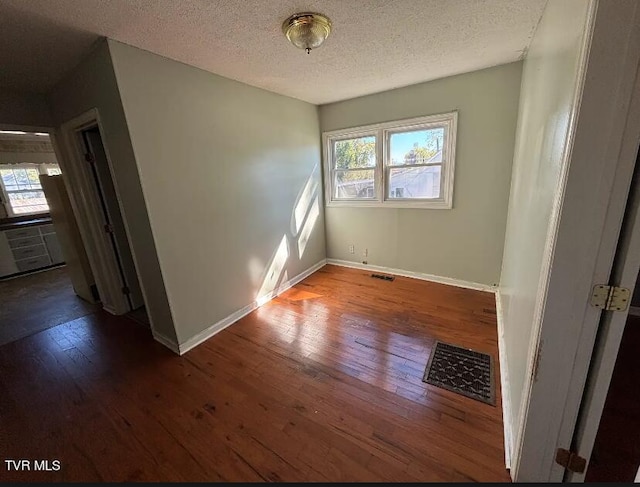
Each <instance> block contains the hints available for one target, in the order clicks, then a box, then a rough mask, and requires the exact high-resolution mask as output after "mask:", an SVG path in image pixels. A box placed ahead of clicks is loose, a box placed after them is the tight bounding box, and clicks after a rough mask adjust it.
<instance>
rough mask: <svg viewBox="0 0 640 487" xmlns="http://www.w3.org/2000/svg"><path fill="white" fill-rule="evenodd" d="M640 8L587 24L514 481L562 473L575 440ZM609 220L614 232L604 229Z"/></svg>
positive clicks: (628, 129)
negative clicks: (589, 39)
mask: <svg viewBox="0 0 640 487" xmlns="http://www.w3.org/2000/svg"><path fill="white" fill-rule="evenodd" d="M605 6H606V7H605ZM634 14H635V18H634ZM639 15H640V8H637V6H636V5H635V3H634V2H630V1H624V2H623V1H620V2H612V1H610V0H600V1H599V2H598V11H597V21H596V24H595V28H594V31H593V38H594V39H597V43H595V42H594V44H592V46H591V52H590V55H589V59H588V67H587V73H586V78H585V79H586V81H585V90H584V95H586V96H583V97H582V103H581V107H580V114H579V115H578V118H577V122H576V129H575V130H576V132H575V138H574V144H573V149H572V153H571V157H570V160H571V161H573V162H572V165H573V164H576V165H577V168H575V169H574V168H572V167H570V168H568V171H569V172H570V173H573V171H576V173H575V176H574V178H573V179H571V178H569V179H568V181H571V182H570V184H568V185H567V187H566V193H565V194H564V197H563V195H560V196H561V199H559V201H557V203H558V206H557V207H556V210H555V211H556V212H557V213H558V218H557V224H556V225H555V226H553V227H552V229H551V233H550V236H549V240H550V241H551V242H552V244H553V245H551V246H550V247H549V248H548V257H549V261H550V267H549V274H548V276H547V278H546V279H545V280H544V282H542V283H541V284H542V286H541V292H542V305H541V316H540V320H539V322H538V325H539V326H538V327H536V329H534V331H533V333H534V335H533V340H532V345H533V351H534V353H533V355H531V356H530V357H529V367H528V368H529V370H530V371H531V374H530V376H528V378H527V384H525V393H524V397H523V407H524V409H523V411H524V413H525V414H522V416H521V423H520V430H519V435H518V445H517V446H518V447H519V448H518V450H517V452H516V453H517V454H518V456H517V463H516V464H515V471H514V479H515V480H516V481H532V480H535V481H561V480H562V478H563V476H564V472H565V471H564V468H563V467H561V466H560V465H557V464H556V463H555V462H554V458H555V451H556V448H557V447H559V446H561V447H563V448H566V449H569V448H570V446H571V445H570V443H571V439H572V437H573V432H574V428H575V425H576V418H577V414H578V407H579V405H580V401H581V398H582V393H583V390H584V384H585V381H586V375H587V370H588V364H589V361H590V358H591V354H592V352H593V344H594V341H595V333H596V330H597V324H598V322H599V316H600V312H599V310H595V308H591V307H590V306H589V304H588V298H589V293H590V291H591V288H592V286H593V284H594V283H595V284H601V283H602V282H600V281H608V276H609V273H610V270H611V267H612V263H613V255H614V252H615V246H616V244H617V240H618V232H619V230H620V226H621V223H622V217H623V214H624V205H625V202H626V196H627V191H628V188H629V184H630V182H631V174H630V173H628V174H627V175H626V176H625V175H623V174H622V173H621V171H622V172H624V171H625V170H627V171H628V166H629V164H634V163H635V156H636V154H635V153H633V154H629V152H628V150H627V152H623V148H625V147H628V137H629V136H630V135H633V137H634V139H633V140H634V142H637V140H638V139H637V137H638V135H639V134H640V123H638V121H637V120H634V119H633V118H630V112H629V110H630V107H631V106H632V103H633V104H634V105H635V103H636V102H637V96H638V94H634V93H633V91H632V89H633V86H634V83H635V81H636V74H637V68H638V52H639V49H638V47H639V42H638V41H639V39H638V37H639V34H638V33H639V30H640V29H639V28H638V26H637V20H638V16H639ZM625 33H626V34H625ZM623 35H627V37H626V38H621V37H620V36H623ZM621 48H625V49H626V50H625V52H623V53H621V57H620V58H618V59H614V58H612V57H611V56H610V53H611V52H612V49H613V50H615V49H618V51H619V50H620V49H621ZM632 96H633V97H634V98H633V101H632ZM598 116H599V117H600V123H599V124H598V125H597V127H599V128H600V130H601V132H600V134H599V135H600V137H594V126H593V123H592V122H591V121H592V120H594V118H597V117H598ZM625 125H626V126H625ZM623 134H624V140H623ZM630 159H631V162H630ZM631 168H633V166H632V165H631ZM614 182H615V183H616V186H614ZM625 183H626V188H625V187H624V184H625ZM620 185H622V186H620ZM621 188H622V191H616V189H621ZM620 200H622V201H620ZM587 215H588V218H587V217H586V216H587ZM607 228H609V229H610V230H611V233H606V232H605V230H606V229H607ZM554 239H555V242H554ZM538 299H539V300H540V293H539V297H538ZM559 323H561V324H562V326H558V324H559ZM534 363H535V367H534V366H533V364H534Z"/></svg>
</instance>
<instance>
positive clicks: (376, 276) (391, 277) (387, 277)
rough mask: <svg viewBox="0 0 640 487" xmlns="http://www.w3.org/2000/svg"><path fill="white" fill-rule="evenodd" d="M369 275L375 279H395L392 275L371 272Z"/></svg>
mask: <svg viewBox="0 0 640 487" xmlns="http://www.w3.org/2000/svg"><path fill="white" fill-rule="evenodd" d="M371 277H373V278H375V279H382V280H383V281H393V280H394V279H395V277H393V276H385V275H384V274H371Z"/></svg>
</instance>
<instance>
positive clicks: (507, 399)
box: [496, 289, 513, 471]
mask: <svg viewBox="0 0 640 487" xmlns="http://www.w3.org/2000/svg"><path fill="white" fill-rule="evenodd" d="M496 321H497V324H498V357H499V362H500V395H501V397H502V425H503V428H504V464H505V466H506V467H507V469H509V471H511V451H512V448H513V430H512V427H511V426H512V424H511V422H512V419H513V418H512V416H511V384H510V382H509V369H508V367H507V345H506V343H505V341H504V310H503V308H502V296H501V295H500V289H496Z"/></svg>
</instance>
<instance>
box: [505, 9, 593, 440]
mask: <svg viewBox="0 0 640 487" xmlns="http://www.w3.org/2000/svg"><path fill="white" fill-rule="evenodd" d="M587 13H588V2H587V1H585V0H563V1H550V2H548V3H547V6H546V8H545V11H544V14H543V16H542V19H541V21H540V24H539V25H538V28H537V30H536V33H535V36H534V38H533V41H532V43H531V46H530V49H529V52H528V54H527V57H526V59H525V61H524V68H523V73H522V87H521V90H520V93H521V95H520V110H519V116H518V129H517V135H516V149H515V155H514V161H513V176H512V181H511V194H510V198H509V216H508V220H507V231H506V238H505V247H504V257H503V264H502V275H501V279H500V289H499V290H500V296H501V302H502V305H503V323H504V345H505V350H504V351H505V352H506V361H504V362H503V363H502V364H501V366H502V367H503V369H504V371H505V372H506V373H507V375H508V378H509V391H503V394H505V393H506V394H508V397H507V398H506V399H507V400H508V401H509V402H510V406H511V407H510V416H511V417H507V418H505V421H506V422H507V428H508V429H510V430H511V431H513V432H514V433H515V432H516V431H517V430H518V424H519V421H520V419H521V415H522V411H521V406H522V397H523V392H524V391H523V388H524V385H525V379H526V374H527V373H528V359H529V348H530V345H531V341H532V329H533V326H534V325H533V324H534V321H535V319H536V315H537V314H538V313H540V312H541V310H540V309H536V299H537V296H538V293H539V290H540V289H541V286H542V285H544V283H543V282H542V281H543V280H544V278H545V275H546V273H545V272H544V269H545V268H548V266H549V261H550V255H548V253H547V254H546V253H545V250H546V248H547V241H548V235H549V231H550V227H549V223H550V219H551V215H552V210H553V207H554V205H557V204H559V202H558V201H557V198H558V196H559V195H560V190H561V186H560V185H561V181H560V174H561V171H562V168H563V165H564V164H566V162H567V159H566V157H567V153H566V150H567V144H568V142H567V137H568V130H569V124H570V121H571V119H572V117H573V115H574V113H573V111H574V108H575V106H574V99H575V97H576V90H577V89H578V82H579V79H578V66H579V57H580V52H581V45H582V41H583V36H584V33H585V25H586V18H587ZM585 216H586V215H585ZM516 442H517V441H516Z"/></svg>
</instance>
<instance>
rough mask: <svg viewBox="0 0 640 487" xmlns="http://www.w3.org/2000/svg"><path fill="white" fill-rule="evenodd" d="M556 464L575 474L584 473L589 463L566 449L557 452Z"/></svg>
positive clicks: (559, 449)
mask: <svg viewBox="0 0 640 487" xmlns="http://www.w3.org/2000/svg"><path fill="white" fill-rule="evenodd" d="M556 463H557V464H558V465H561V466H563V467H564V468H566V469H567V470H569V471H570V472H575V473H584V470H585V468H587V461H586V460H585V459H584V458H582V457H581V456H579V455H578V454H577V453H575V452H572V451H569V450H565V449H564V448H558V449H557V450H556Z"/></svg>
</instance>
